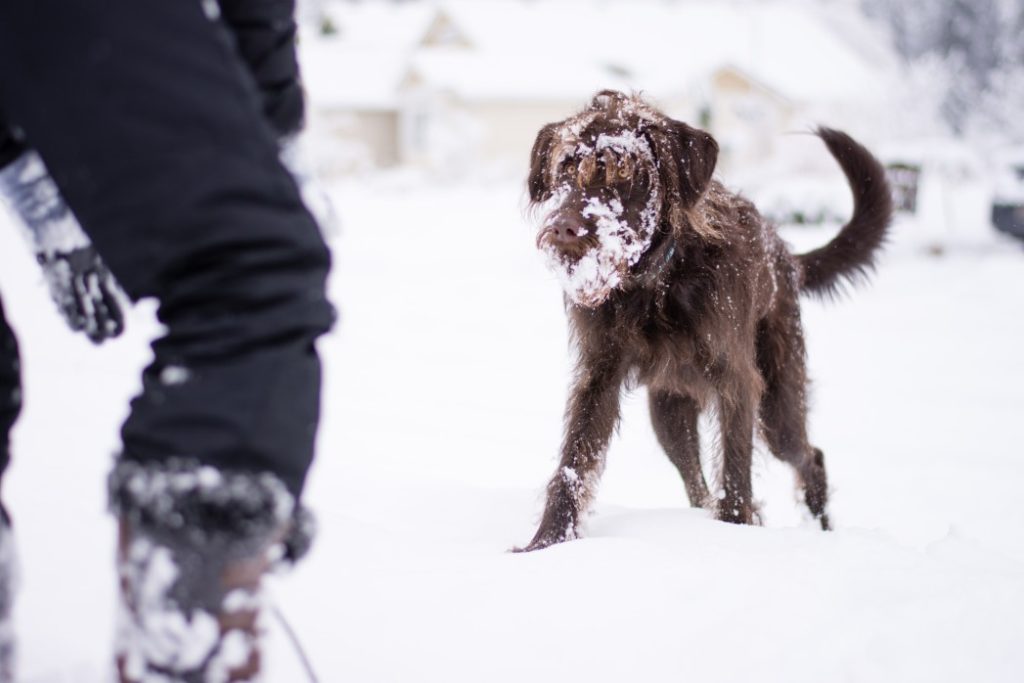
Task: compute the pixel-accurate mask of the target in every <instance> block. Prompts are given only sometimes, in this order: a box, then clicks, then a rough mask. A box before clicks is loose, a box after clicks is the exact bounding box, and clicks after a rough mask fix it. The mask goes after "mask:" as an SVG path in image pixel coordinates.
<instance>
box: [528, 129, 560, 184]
mask: <svg viewBox="0 0 1024 683" xmlns="http://www.w3.org/2000/svg"><path fill="white" fill-rule="evenodd" d="M557 130H558V124H557V123H549V124H548V125H546V126H544V127H543V128H541V129H540V132H539V133H537V139H536V140H534V142H533V151H531V152H530V177H529V179H528V180H527V187H528V188H529V190H530V201H532V202H542V201H544V200H545V199H547V198H548V195H549V194H550V193H551V179H550V177H549V175H550V173H551V150H552V148H553V147H554V146H555V139H556V137H557V135H556V131H557Z"/></svg>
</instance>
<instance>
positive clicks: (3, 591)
mask: <svg viewBox="0 0 1024 683" xmlns="http://www.w3.org/2000/svg"><path fill="white" fill-rule="evenodd" d="M16 573H17V562H16V561H15V555H14V534H13V533H12V532H11V520H10V517H8V516H7V511H6V510H4V509H3V506H2V505H0V683H13V681H14V624H13V620H12V614H11V612H12V608H13V606H14V592H15V587H16V586H15V584H16V578H17V577H16Z"/></svg>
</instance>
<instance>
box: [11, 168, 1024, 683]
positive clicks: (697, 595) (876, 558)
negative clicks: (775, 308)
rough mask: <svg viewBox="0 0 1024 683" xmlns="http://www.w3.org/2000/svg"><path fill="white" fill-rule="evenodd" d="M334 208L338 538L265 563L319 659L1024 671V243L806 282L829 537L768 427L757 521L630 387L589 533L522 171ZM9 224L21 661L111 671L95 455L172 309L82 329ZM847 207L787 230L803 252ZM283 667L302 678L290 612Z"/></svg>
mask: <svg viewBox="0 0 1024 683" xmlns="http://www.w3.org/2000/svg"><path fill="white" fill-rule="evenodd" d="M331 192H332V198H333V199H334V202H335V205H336V206H337V207H338V208H339V211H340V212H341V215H342V219H343V222H344V225H345V229H344V231H343V233H342V234H341V236H340V237H338V238H337V239H336V240H334V242H333V247H334V250H335V256H336V263H337V266H336V269H335V271H334V275H333V277H332V279H331V284H330V286H331V292H332V295H333V297H334V298H335V300H336V301H337V303H338V304H339V306H340V310H341V312H342V318H341V322H340V326H339V327H338V329H337V331H335V332H334V333H332V334H331V335H330V336H329V337H327V338H325V339H324V340H323V341H322V343H321V344H320V349H321V351H322V353H323V357H324V366H325V379H326V382H325V393H324V401H323V415H324V421H323V427H322V432H321V436H320V440H319V456H318V461H317V464H316V465H315V468H314V471H313V472H312V476H311V480H310V486H309V489H308V497H307V502H308V503H309V504H310V505H311V506H313V507H314V508H315V509H316V510H317V511H318V513H319V516H320V528H321V534H320V538H319V540H318V542H317V544H316V545H315V546H314V548H313V550H312V552H311V555H310V557H309V558H308V560H307V562H306V563H305V564H304V565H302V566H300V567H299V568H298V569H297V570H296V571H295V572H294V573H293V574H292V575H291V576H290V577H288V578H286V579H284V580H282V581H281V582H280V583H278V584H276V585H275V586H274V588H275V596H276V600H277V602H278V603H279V604H280V605H281V606H282V607H283V609H284V610H285V613H286V614H287V616H288V617H289V619H290V620H291V622H292V625H293V626H294V628H295V630H296V631H297V632H298V634H299V637H300V638H301V639H302V640H303V642H304V644H305V646H306V648H307V649H308V651H309V655H310V657H311V659H312V660H313V663H314V665H315V666H316V667H317V669H318V671H319V674H320V677H321V679H322V680H323V681H359V682H360V683H385V682H388V683H390V682H394V683H406V682H408V681H446V682H466V683H476V682H477V681H488V682H490V683H505V682H508V683H522V681H564V680H581V681H590V682H599V683H600V682H609V683H611V682H616V683H618V682H621V681H626V680H630V681H645V682H649V683H659V682H666V683H668V682H672V683H676V682H678V681H681V680H699V681H704V682H707V681H714V682H719V681H721V682H731V681H737V682H739V681H743V682H744V683H747V682H749V681H758V682H759V683H765V682H770V681H779V682H785V683H800V682H807V683H821V681H854V682H855V681H872V682H875V681H890V680H898V681H901V682H904V683H906V682H911V681H922V682H923V681H929V682H936V681H939V682H941V681H950V682H955V683H962V682H963V681H985V682H997V681H999V682H1001V681H1005V682H1007V683H1009V682H1011V681H1018V680H1020V675H1021V671H1024V533H1021V530H1022V529H1024V505H1022V504H1021V501H1020V490H1021V484H1022V482H1024V447H1022V445H1021V442H1022V431H1021V428H1020V423H1021V422H1020V411H1021V407H1022V406H1024V381H1022V380H1024V354H1022V353H1021V348H1022V342H1024V296H1022V295H1021V292H1022V288H1021V282H1022V281H1024V251H1022V250H1021V248H1020V247H1019V246H1018V245H1016V244H1013V243H1009V242H1002V241H999V240H998V239H997V238H996V237H994V236H993V237H992V238H991V239H988V238H986V239H983V240H980V241H978V242H977V243H974V244H970V245H966V244H965V245H958V246H957V248H956V249H949V250H947V252H946V254H945V256H944V257H942V258H931V257H926V256H924V255H922V254H921V253H920V250H918V249H910V248H903V246H902V245H901V243H900V242H899V240H897V241H896V242H895V243H894V245H893V247H892V248H891V249H890V250H889V251H888V252H887V254H886V255H885V256H884V258H883V259H882V262H881V264H880V267H879V270H878V273H877V276H876V277H875V278H873V283H872V284H871V286H869V287H865V288H861V289H859V290H857V291H855V292H854V293H852V294H851V295H850V296H849V297H846V298H845V299H844V300H842V301H839V302H836V303H834V304H828V305H825V304H821V303H817V302H813V301H807V302H805V304H804V307H803V310H804V322H805V326H806V332H807V342H808V346H809V357H810V372H811V374H812V376H813V378H814V380H815V383H814V386H813V397H812V398H813V408H812V415H811V422H810V431H811V435H812V440H813V441H814V443H816V444H817V445H819V446H820V447H821V448H822V449H823V450H824V452H825V454H826V460H827V463H828V467H829V476H830V483H831V486H832V496H833V499H832V506H831V512H832V515H833V520H834V523H835V525H836V530H835V531H834V532H832V533H823V532H821V531H818V530H815V529H814V528H813V526H812V525H809V524H807V523H806V522H805V521H803V520H802V518H801V514H800V512H799V508H798V507H797V505H796V504H795V501H794V494H793V477H792V475H791V474H790V472H789V471H788V470H787V468H786V467H785V466H783V465H781V464H779V463H777V462H775V461H774V460H773V459H772V458H771V456H769V455H767V454H766V453H765V452H764V451H763V449H761V448H759V449H758V454H757V456H756V457H755V493H756V495H757V497H758V498H759V499H760V500H762V501H763V512H764V520H765V526H764V527H759V528H758V527H737V526H731V525H726V524H721V523H718V522H715V521H713V520H711V519H709V518H708V516H707V515H706V514H704V513H703V512H701V511H699V510H693V509H690V508H689V507H688V505H687V503H686V498H685V494H684V491H683V486H682V483H681V481H680V480H679V477H678V475H677V474H676V472H675V471H674V469H673V468H672V466H671V465H670V464H669V462H668V460H667V459H666V458H665V456H664V455H663V454H662V453H661V452H660V449H659V447H658V445H657V441H656V439H655V437H654V435H653V432H652V430H651V428H650V426H649V424H648V421H647V415H646V413H647V408H646V400H645V397H644V394H643V392H642V391H638V392H635V393H634V394H633V395H631V396H630V397H629V398H627V399H626V400H625V402H624V410H623V424H622V428H621V431H620V434H619V435H618V436H617V437H616V439H615V440H614V442H613V445H612V447H611V451H610V454H609V461H608V468H607V471H606V473H605V476H604V479H603V481H602V483H601V486H600V488H599V490H598V494H597V498H596V504H595V512H594V515H593V516H592V517H591V518H590V520H589V524H588V527H587V530H586V534H585V537H584V538H583V539H581V540H577V541H573V542H570V543H566V544H563V545H559V546H556V547H553V548H551V549H548V550H545V551H541V552H538V553H532V554H526V555H519V554H510V553H508V552H506V551H507V550H508V549H509V548H511V547H512V546H515V545H522V544H524V543H526V542H527V541H528V540H529V539H530V538H531V536H532V534H533V532H534V530H535V527H534V524H535V522H536V521H537V518H538V515H539V513H540V510H541V502H542V497H541V496H542V491H543V486H544V484H545V482H546V481H547V480H548V478H549V476H550V474H551V472H552V471H553V470H554V469H555V466H556V455H557V452H558V446H559V442H560V439H561V433H560V432H561V421H562V409H563V401H564V398H565V392H566V387H567V385H568V382H569V378H570V370H571V367H570V358H571V355H570V351H569V347H568V344H567V336H566V328H565V321H564V314H563V311H562V293H561V291H560V287H559V285H558V283H557V282H556V281H555V279H554V278H553V276H552V275H551V274H550V273H549V272H548V271H547V270H546V269H545V268H544V264H543V259H542V258H541V257H540V256H539V255H538V253H537V252H536V249H535V246H534V232H535V231H534V227H533V226H532V225H531V224H530V222H529V221H528V220H527V219H525V218H524V216H523V211H522V207H523V204H524V196H523V194H524V193H523V191H522V188H521V186H520V185H518V184H516V185H513V184H504V183H498V184H495V185H483V184H475V185H446V186H443V187H435V186H430V185H425V184H423V183H422V182H419V181H413V180H410V179H409V176H404V177H399V176H392V177H389V178H378V179H376V180H369V181H360V182H358V183H355V182H353V183H352V184H344V185H335V186H333V187H332V188H331ZM3 221H4V219H3V218H0V291H2V292H3V296H4V307H5V310H6V312H7V314H8V317H9V318H10V319H11V320H12V321H13V323H14V325H15V326H16V328H17V329H18V331H19V333H20V338H21V346H22V350H23V356H24V372H25V375H26V386H25V401H26V405H25V412H24V415H23V418H22V420H21V422H20V424H19V426H18V427H17V429H16V432H15V434H14V444H13V446H14V456H15V459H16V461H15V464H14V465H13V466H12V469H11V471H10V472H9V476H7V477H6V478H5V481H4V487H3V488H4V496H5V504H6V505H7V507H8V509H9V510H10V511H11V512H12V514H13V515H14V518H15V529H16V534H17V540H18V543H19V546H20V547H19V550H20V556H21V559H22V566H23V582H22V591H21V593H20V596H19V600H18V603H17V606H16V614H15V618H16V625H17V629H18V634H19V638H20V644H19V647H20V663H21V665H20V669H21V677H20V679H19V680H21V681H23V682H24V683H71V682H74V683H100V682H101V681H107V680H108V676H107V675H108V672H109V661H110V653H111V652H112V642H111V641H112V638H113V633H114V612H115V610H114V593H115V587H116V577H115V572H114V567H113V556H114V524H113V522H112V520H111V519H110V518H109V517H108V516H107V515H106V513H105V512H104V498H105V494H104V478H105V474H106V472H107V471H108V469H109V466H110V464H111V459H110V454H111V453H113V452H114V451H115V450H116V448H117V431H118V426H119V424H120V421H121V420H122V419H123V418H124V416H125V414H126V411H127V400H128V398H129V397H130V396H131V395H132V394H133V393H134V392H135V391H136V390H137V389H138V386H139V380H138V371H139V370H140V369H141V367H142V366H143V364H144V363H145V362H146V361H147V358H148V356H149V353H148V350H147V348H146V346H145V342H146V340H147V339H148V338H150V337H152V336H153V335H155V334H156V332H157V326H156V324H155V323H154V322H153V307H152V306H151V305H148V304H144V305H142V306H140V307H138V308H137V309H136V310H135V311H134V312H133V313H132V315H131V316H130V320H129V331H128V332H127V334H126V335H125V337H124V338H122V339H119V340H117V341H115V342H113V343H111V344H108V345H105V346H103V347H101V348H95V347H93V346H92V345H91V344H90V343H89V342H88V341H87V340H85V339H84V338H81V337H76V336H73V335H72V334H71V333H70V332H68V331H67V330H66V329H65V328H64V324H63V322H62V321H61V320H60V319H59V317H58V316H57V315H56V314H55V312H54V310H53V306H52V304H51V303H50V301H49V300H48V297H47V294H46V292H45V290H44V288H43V287H42V286H41V277H40V275H39V271H38V269H37V267H36V266H35V264H34V262H33V260H32V258H31V256H30V255H29V254H28V253H27V252H26V250H25V249H24V246H23V245H22V244H21V243H20V241H19V239H18V237H17V236H16V235H15V234H14V230H13V228H12V226H9V225H7V224H6V223H5V222H3ZM833 230H834V228H833V229H822V230H816V231H813V232H803V233H796V232H791V233H787V234H786V237H787V239H792V240H795V241H799V242H800V243H801V246H803V247H805V248H806V247H809V246H811V245H813V244H818V243H821V242H824V241H825V240H826V239H828V238H829V236H830V235H831V234H832V231H833ZM270 638H271V641H270V644H269V646H268V654H269V668H270V675H269V676H268V680H272V681H296V682H300V681H302V680H304V678H303V675H302V673H301V669H300V668H299V665H298V663H297V660H296V658H295V656H294V655H293V653H292V651H291V648H290V646H289V645H288V643H287V640H286V639H285V638H284V637H283V635H282V633H281V631H280V630H279V629H275V630H272V632H271V635H270Z"/></svg>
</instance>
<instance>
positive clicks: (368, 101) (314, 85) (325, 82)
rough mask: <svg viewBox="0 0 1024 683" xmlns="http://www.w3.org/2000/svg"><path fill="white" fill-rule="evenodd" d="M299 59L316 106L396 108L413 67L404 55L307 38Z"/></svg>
mask: <svg viewBox="0 0 1024 683" xmlns="http://www.w3.org/2000/svg"><path fill="white" fill-rule="evenodd" d="M299 60H300V64H301V65H302V80H303V82H304V84H305V87H306V91H307V92H308V93H309V98H310V102H311V103H312V104H313V105H315V106H319V107H327V108H332V107H345V108H353V109H392V108H394V107H395V105H396V103H397V98H398V93H399V85H400V83H401V81H402V78H403V77H404V76H405V74H406V72H407V70H408V64H409V58H408V56H407V55H406V54H405V53H403V52H399V51H396V50H379V49H374V48H372V47H366V46H364V45H349V44H347V43H344V42H342V41H339V40H337V39H334V38H315V37H312V36H303V39H302V41H301V42H300V44H299Z"/></svg>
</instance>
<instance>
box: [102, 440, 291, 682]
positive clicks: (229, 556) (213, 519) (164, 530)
mask: <svg viewBox="0 0 1024 683" xmlns="http://www.w3.org/2000/svg"><path fill="white" fill-rule="evenodd" d="M110 495H111V506H112V508H113V511H114V513H115V515H117V518H118V522H119V538H118V557H117V562H118V570H119V575H120V583H121V605H120V607H121V609H120V614H119V627H118V633H117V643H116V648H117V672H118V676H119V680H120V681H121V683H243V682H244V683H254V682H256V681H260V680H262V679H261V677H260V669H261V666H260V639H261V634H262V630H263V625H262V623H261V617H262V616H263V612H264V611H265V610H263V604H262V594H261V579H262V577H263V575H264V574H265V573H266V572H267V570H268V569H269V568H270V566H271V564H272V563H273V562H275V561H276V560H278V559H280V558H281V557H282V556H283V555H284V554H285V552H286V549H285V543H284V542H285V539H286V536H287V535H288V532H289V527H290V526H291V524H292V522H291V520H292V518H293V512H294V508H295V502H294V498H293V497H292V496H291V494H290V493H289V492H288V491H287V489H286V488H285V486H284V484H282V483H281V481H280V480H278V479H277V478H276V477H274V476H273V475H270V474H260V473H253V472H224V471H220V470H217V469H215V468H213V467H209V466H202V465H199V464H197V463H195V462H188V461H171V462H168V463H159V464H140V463H134V462H130V461H125V460H122V461H121V462H120V463H119V464H118V465H117V466H116V467H115V469H114V472H113V474H112V475H111V479H110Z"/></svg>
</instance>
